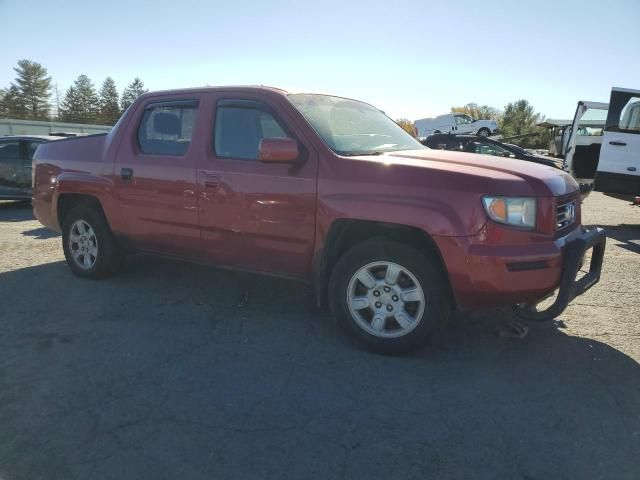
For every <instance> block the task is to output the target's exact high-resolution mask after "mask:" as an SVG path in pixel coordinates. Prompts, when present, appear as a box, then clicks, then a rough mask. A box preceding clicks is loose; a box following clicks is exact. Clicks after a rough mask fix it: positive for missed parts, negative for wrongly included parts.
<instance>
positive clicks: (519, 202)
mask: <svg viewBox="0 0 640 480" xmlns="http://www.w3.org/2000/svg"><path fill="white" fill-rule="evenodd" d="M482 204H483V205H484V209H485V211H486V212H487V215H489V218H490V219H491V220H493V221H495V222H498V223H504V224H506V225H513V226H514V227H524V228H534V227H535V226H536V199H535V198H519V197H482Z"/></svg>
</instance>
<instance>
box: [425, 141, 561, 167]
mask: <svg viewBox="0 0 640 480" xmlns="http://www.w3.org/2000/svg"><path fill="white" fill-rule="evenodd" d="M421 143H422V144H423V145H425V146H427V147H429V148H434V149H438V150H453V151H459V152H468V153H481V154H484V155H493V156H496V157H506V158H517V159H518V160H526V161H528V162H534V163H540V164H542V165H548V166H550V167H555V168H561V165H562V162H559V161H558V160H555V159H553V158H551V157H544V156H542V155H536V154H534V153H531V152H529V151H528V150H526V149H524V148H522V147H519V146H518V145H512V144H510V143H502V142H499V141H498V140H493V139H491V138H487V137H480V136H478V135H446V134H439V135H431V136H429V137H427V138H426V139H424V140H421Z"/></svg>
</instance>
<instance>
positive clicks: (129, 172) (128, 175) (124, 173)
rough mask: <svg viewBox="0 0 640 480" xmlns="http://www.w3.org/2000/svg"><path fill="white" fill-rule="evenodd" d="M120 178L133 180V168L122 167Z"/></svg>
mask: <svg viewBox="0 0 640 480" xmlns="http://www.w3.org/2000/svg"><path fill="white" fill-rule="evenodd" d="M120 178H122V180H131V179H132V178H133V169H132V168H121V169H120Z"/></svg>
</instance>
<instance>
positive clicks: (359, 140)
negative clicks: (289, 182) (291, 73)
mask: <svg viewBox="0 0 640 480" xmlns="http://www.w3.org/2000/svg"><path fill="white" fill-rule="evenodd" d="M289 100H290V101H291V102H292V103H293V105H294V106H295V107H296V108H297V109H298V110H299V111H300V112H301V113H302V115H304V117H305V118H306V119H307V121H308V122H309V123H310V124H311V126H312V127H313V129H314V130H315V131H316V132H317V133H318V135H320V137H322V139H323V140H324V141H325V143H326V144H327V145H328V146H329V147H330V148H331V149H332V150H333V151H334V152H336V153H337V154H339V155H375V154H379V153H383V152H396V151H399V150H416V149H424V148H425V147H424V146H423V145H422V144H421V143H420V142H418V141H417V140H416V139H415V138H413V137H412V136H411V135H409V134H408V133H407V132H405V131H404V130H403V129H402V128H400V127H399V126H398V125H397V124H396V122H394V121H393V120H391V119H390V118H389V117H387V116H386V115H385V114H384V113H382V112H381V111H380V110H378V109H376V108H374V107H372V106H371V105H369V104H366V103H363V102H358V101H356V100H349V99H346V98H340V97H331V96H329V95H315V94H291V95H289Z"/></svg>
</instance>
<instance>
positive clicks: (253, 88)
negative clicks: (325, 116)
mask: <svg viewBox="0 0 640 480" xmlns="http://www.w3.org/2000/svg"><path fill="white" fill-rule="evenodd" d="M225 91H228V92H245V93H250V92H272V93H275V94H278V95H283V96H286V95H289V94H306V95H326V96H328V97H335V98H344V99H345V100H353V101H356V102H361V103H366V104H367V105H371V104H370V103H368V102H366V101H364V100H358V99H356V98H350V97H343V96H341V95H333V94H331V93H326V92H314V91H309V90H285V89H283V88H278V87H272V86H269V85H225V86H213V87H211V86H205V87H193V88H172V89H169V90H154V91H151V92H147V93H145V94H143V95H141V96H140V97H147V96H150V97H152V96H156V95H176V94H189V93H206V92H225ZM140 97H138V98H140ZM376 108H377V107H376Z"/></svg>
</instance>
